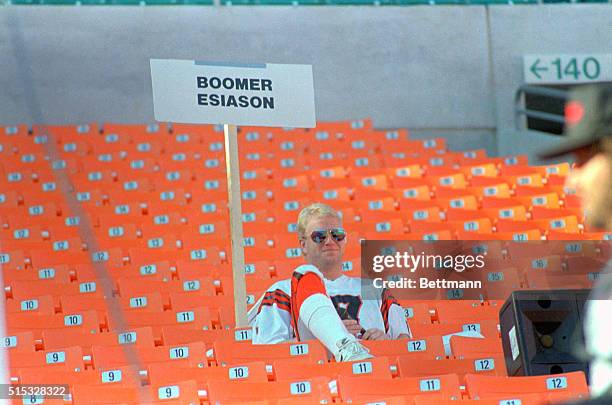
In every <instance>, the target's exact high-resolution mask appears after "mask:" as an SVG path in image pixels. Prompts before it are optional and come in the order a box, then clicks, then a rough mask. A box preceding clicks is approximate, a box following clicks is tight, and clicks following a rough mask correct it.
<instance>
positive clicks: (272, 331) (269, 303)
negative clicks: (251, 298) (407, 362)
mask: <svg viewBox="0 0 612 405" xmlns="http://www.w3.org/2000/svg"><path fill="white" fill-rule="evenodd" d="M324 282H325V288H326V290H327V295H328V296H329V297H330V298H331V300H332V302H333V303H334V306H335V307H336V311H338V314H339V315H340V317H341V318H342V319H349V318H350V319H355V320H357V322H358V323H359V324H360V325H361V326H362V327H363V328H364V329H366V330H367V329H371V328H376V329H380V330H383V331H385V332H386V334H387V337H388V338H389V339H397V338H398V337H399V335H401V334H406V335H410V330H409V328H408V324H407V323H406V318H405V315H404V310H403V309H402V307H401V306H400V305H399V304H398V303H397V301H396V300H395V298H393V297H392V296H391V295H390V294H388V293H387V290H383V291H382V293H381V296H380V297H379V298H378V299H367V300H364V299H362V296H361V279H360V278H357V277H347V276H340V277H339V278H337V279H336V280H327V279H324ZM248 316H249V325H251V326H253V343H254V344H264V343H279V342H285V341H291V340H295V338H296V335H295V332H294V331H293V328H292V326H291V279H285V280H281V281H278V282H276V283H274V284H273V285H272V286H271V287H270V288H269V289H268V290H267V291H266V292H265V293H264V294H263V296H262V297H261V298H260V299H259V300H258V301H257V303H256V304H255V305H254V306H253V308H251V309H250V310H249V314H248Z"/></svg>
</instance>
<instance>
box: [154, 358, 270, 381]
mask: <svg viewBox="0 0 612 405" xmlns="http://www.w3.org/2000/svg"><path fill="white" fill-rule="evenodd" d="M147 371H148V379H149V382H150V384H151V385H162V384H163V385H167V384H169V383H173V382H178V381H184V380H194V381H196V382H197V384H198V385H199V386H205V385H206V384H207V383H208V381H210V380H218V381H232V380H236V381H244V382H246V381H249V382H267V381H268V373H267V371H266V365H265V363H264V362H263V361H257V362H252V363H241V364H232V365H231V366H228V367H187V366H186V365H185V364H184V363H152V364H149V365H148V366H147Z"/></svg>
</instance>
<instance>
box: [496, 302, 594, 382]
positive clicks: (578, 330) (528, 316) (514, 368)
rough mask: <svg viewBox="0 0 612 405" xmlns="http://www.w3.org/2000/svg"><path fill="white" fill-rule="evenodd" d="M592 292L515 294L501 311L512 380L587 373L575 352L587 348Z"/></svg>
mask: <svg viewBox="0 0 612 405" xmlns="http://www.w3.org/2000/svg"><path fill="white" fill-rule="evenodd" d="M589 293H590V290H547V291H515V292H513V293H512V295H511V296H510V297H509V298H508V300H507V301H506V302H505V303H504V305H503V306H502V308H501V310H500V326H501V335H502V346H503V349H504V358H505V362H506V369H507V371H508V375H509V376H529V375H547V374H560V373H566V372H570V371H584V372H585V374H586V375H587V376H588V363H587V362H586V361H584V360H582V359H578V358H577V357H576V356H575V355H574V354H573V350H574V348H575V347H583V346H584V334H583V331H582V321H583V318H584V313H583V311H584V304H585V302H586V300H587V297H588V295H589Z"/></svg>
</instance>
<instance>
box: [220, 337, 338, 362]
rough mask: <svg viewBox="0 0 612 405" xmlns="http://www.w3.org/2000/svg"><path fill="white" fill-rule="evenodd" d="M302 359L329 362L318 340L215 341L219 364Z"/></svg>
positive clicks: (304, 360)
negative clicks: (249, 343) (268, 342)
mask: <svg viewBox="0 0 612 405" xmlns="http://www.w3.org/2000/svg"><path fill="white" fill-rule="evenodd" d="M298 358H299V359H300V360H301V361H303V362H304V363H325V362H327V351H326V349H325V348H324V347H323V346H322V345H321V343H319V342H318V341H314V340H311V341H305V342H292V343H278V344H267V345H249V346H248V347H245V346H244V343H242V342H233V341H219V342H215V343H214V350H213V354H212V359H213V360H214V361H215V362H216V363H217V364H218V365H226V364H235V363H242V362H252V361H258V360H262V359H265V361H266V362H272V361H274V360H279V359H298Z"/></svg>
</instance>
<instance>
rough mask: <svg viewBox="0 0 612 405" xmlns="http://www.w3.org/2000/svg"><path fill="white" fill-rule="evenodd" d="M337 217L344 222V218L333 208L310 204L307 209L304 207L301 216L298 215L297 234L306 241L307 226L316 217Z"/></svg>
mask: <svg viewBox="0 0 612 405" xmlns="http://www.w3.org/2000/svg"><path fill="white" fill-rule="evenodd" d="M326 216H331V217H336V218H338V219H339V220H340V221H341V222H342V217H341V216H340V214H339V213H338V211H336V210H335V209H333V208H332V207H330V206H329V205H327V204H323V203H314V204H310V205H309V206H307V207H304V208H303V209H302V211H300V214H299V215H298V221H297V233H298V238H299V239H304V238H305V237H306V235H305V233H306V225H307V224H308V223H309V222H310V220H311V219H312V218H314V217H326Z"/></svg>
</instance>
